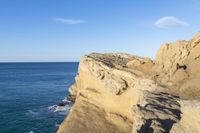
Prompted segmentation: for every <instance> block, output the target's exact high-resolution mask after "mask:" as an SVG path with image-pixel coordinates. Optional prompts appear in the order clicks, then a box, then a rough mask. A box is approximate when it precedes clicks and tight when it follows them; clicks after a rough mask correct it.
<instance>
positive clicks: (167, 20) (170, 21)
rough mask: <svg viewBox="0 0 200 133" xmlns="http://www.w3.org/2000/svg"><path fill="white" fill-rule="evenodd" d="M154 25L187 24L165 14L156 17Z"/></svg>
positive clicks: (170, 26)
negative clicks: (158, 17)
mask: <svg viewBox="0 0 200 133" xmlns="http://www.w3.org/2000/svg"><path fill="white" fill-rule="evenodd" d="M154 25H155V26H156V27H158V28H175V27H185V26H189V24H188V23H187V22H185V21H182V20H180V19H179V18H177V17H174V16H166V17H162V18H160V19H158V20H157V21H156V22H155V23H154Z"/></svg>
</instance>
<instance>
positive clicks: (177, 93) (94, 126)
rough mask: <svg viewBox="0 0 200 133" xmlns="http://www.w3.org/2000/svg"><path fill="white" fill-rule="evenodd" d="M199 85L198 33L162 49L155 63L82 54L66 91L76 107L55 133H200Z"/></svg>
mask: <svg viewBox="0 0 200 133" xmlns="http://www.w3.org/2000/svg"><path fill="white" fill-rule="evenodd" d="M199 83H200V34H198V35H197V36H195V37H194V38H193V39H191V40H189V41H184V40H182V41H177V42H174V43H168V44H165V45H162V46H161V48H160V49H159V51H158V53H157V55H156V59H155V61H153V60H151V59H150V58H143V57H138V56H132V55H129V54H124V53H110V54H98V53H92V54H89V55H86V56H84V57H82V58H81V61H80V64H79V70H78V75H77V76H76V83H75V84H74V85H72V86H71V87H70V89H69V92H70V93H71V97H72V98H74V97H75V98H76V101H75V104H74V106H73V107H72V109H71V111H70V113H69V115H68V117H66V119H65V120H64V121H63V123H62V124H61V125H60V127H59V129H58V131H57V132H58V133H148V132H150V133H165V132H172V133H188V132H195V133H200V130H199V129H200V128H199V125H200V121H199V120H200V116H199V114H200V110H199V107H200V105H199V104H200V102H199V100H200V97H199V96H200V85H199ZM183 99H184V100H183Z"/></svg>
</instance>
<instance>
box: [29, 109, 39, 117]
mask: <svg viewBox="0 0 200 133" xmlns="http://www.w3.org/2000/svg"><path fill="white" fill-rule="evenodd" d="M27 115H31V116H38V115H39V113H38V112H35V111H32V110H28V112H27Z"/></svg>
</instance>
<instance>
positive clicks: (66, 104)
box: [48, 98, 73, 115]
mask: <svg viewBox="0 0 200 133" xmlns="http://www.w3.org/2000/svg"><path fill="white" fill-rule="evenodd" d="M72 105H73V102H71V101H69V100H67V98H64V99H63V100H62V101H61V102H60V103H58V104H56V105H53V106H49V107H48V109H49V110H50V111H52V112H59V114H61V115H65V114H66V113H68V112H69V111H70V109H71V107H72Z"/></svg>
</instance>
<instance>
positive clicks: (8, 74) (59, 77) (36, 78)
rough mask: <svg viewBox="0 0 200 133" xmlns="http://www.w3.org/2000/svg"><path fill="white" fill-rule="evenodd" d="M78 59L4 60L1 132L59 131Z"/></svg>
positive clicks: (0, 82) (1, 69) (0, 73)
mask: <svg viewBox="0 0 200 133" xmlns="http://www.w3.org/2000/svg"><path fill="white" fill-rule="evenodd" d="M77 68H78V63H0V133H55V131H56V129H57V128H58V126H59V124H60V123H61V122H62V121H63V119H64V118H65V116H66V114H67V112H56V113H55V112H52V111H50V110H49V109H48V107H49V106H52V105H55V104H57V103H59V102H60V101H62V99H64V98H65V96H66V95H67V88H68V87H69V86H70V85H71V84H73V82H74V77H75V75H76V72H77Z"/></svg>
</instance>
